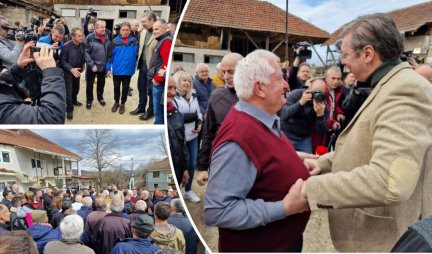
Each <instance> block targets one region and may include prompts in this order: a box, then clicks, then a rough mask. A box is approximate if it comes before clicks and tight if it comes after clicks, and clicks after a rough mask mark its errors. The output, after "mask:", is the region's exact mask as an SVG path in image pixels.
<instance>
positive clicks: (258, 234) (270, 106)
mask: <svg viewBox="0 0 432 254" xmlns="http://www.w3.org/2000/svg"><path fill="white" fill-rule="evenodd" d="M279 61H280V60H279V58H278V57H277V56H276V55H275V54H273V53H271V52H268V51H265V50H256V51H254V52H252V53H250V54H249V55H248V56H246V57H245V58H243V59H242V60H240V61H239V63H238V64H237V66H236V71H235V74H234V87H235V89H236V92H237V96H238V97H239V98H240V101H239V102H238V103H237V104H236V105H235V106H234V107H233V108H232V109H231V110H230V112H229V113H228V115H227V117H226V118H225V120H224V121H223V123H222V126H221V128H220V129H219V131H218V134H217V136H216V138H215V140H214V143H213V147H212V153H211V164H210V175H209V182H208V186H207V191H206V196H205V199H206V203H205V208H204V218H205V221H206V224H207V225H209V226H217V227H219V251H220V252H249V251H251V252H252V251H253V252H288V251H295V252H299V251H301V248H302V234H303V231H304V229H305V228H306V223H307V221H308V219H309V213H307V212H306V213H302V212H305V211H306V210H307V207H305V205H307V200H306V199H305V198H304V197H302V196H301V195H300V188H301V186H302V183H303V180H306V179H307V178H308V177H309V172H308V171H307V169H306V167H305V165H304V164H303V163H302V160H301V159H300V158H299V157H298V156H297V154H296V151H295V150H294V147H293V145H292V144H291V142H290V141H289V140H288V139H287V138H286V137H285V135H284V134H283V133H282V132H281V131H280V123H279V118H278V117H277V116H276V115H275V114H276V113H277V112H278V111H279V110H280V109H281V108H282V106H283V105H284V104H285V93H286V91H287V90H288V84H287V83H286V81H285V80H284V79H283V78H282V71H281V68H280V67H279ZM251 137H254V138H251ZM302 179H303V180H302ZM275 183H277V184H275ZM226 186H230V187H229V188H227V187H226ZM221 190H223V191H221ZM263 243H266V244H263Z"/></svg>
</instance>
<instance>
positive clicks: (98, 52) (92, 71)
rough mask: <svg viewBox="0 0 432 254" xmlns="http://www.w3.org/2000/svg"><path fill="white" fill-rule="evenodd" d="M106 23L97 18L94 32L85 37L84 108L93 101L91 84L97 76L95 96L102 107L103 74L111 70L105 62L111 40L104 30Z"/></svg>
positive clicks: (110, 47)
mask: <svg viewBox="0 0 432 254" xmlns="http://www.w3.org/2000/svg"><path fill="white" fill-rule="evenodd" d="M105 26H106V23H105V21H103V20H98V21H96V23H95V32H94V33H91V34H89V36H87V38H86V43H85V44H86V50H85V62H86V66H87V69H86V75H87V79H86V81H87V87H86V96H87V101H86V108H87V109H91V107H92V103H93V85H94V81H95V78H96V77H97V87H96V96H97V99H98V101H99V103H100V104H101V105H102V106H103V107H104V106H105V105H106V102H105V100H104V97H103V94H104V88H105V76H110V75H111V70H107V68H106V67H107V66H106V65H107V63H109V62H110V58H111V50H112V45H111V40H110V37H109V35H108V34H107V33H106V32H105Z"/></svg>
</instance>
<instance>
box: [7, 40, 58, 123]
mask: <svg viewBox="0 0 432 254" xmlns="http://www.w3.org/2000/svg"><path fill="white" fill-rule="evenodd" d="M31 47H32V44H26V45H25V46H24V49H23V52H22V53H21V55H20V57H19V59H18V61H17V66H18V67H19V68H24V67H25V66H26V65H28V64H29V63H31V62H34V61H36V64H37V66H38V67H39V68H40V69H41V71H42V75H43V78H42V86H41V98H40V104H39V105H37V106H31V105H28V104H27V103H25V102H24V99H25V95H26V94H25V93H23V92H22V90H23V88H22V87H20V85H19V84H18V82H17V81H15V79H14V78H12V77H11V75H5V76H3V75H1V76H2V78H1V79H0V124H63V123H64V115H65V114H64V113H65V109H66V103H65V102H66V98H65V94H66V92H65V83H64V80H63V71H62V70H61V69H60V68H56V63H55V60H54V58H53V53H54V52H53V51H52V50H48V49H47V48H45V47H42V48H41V51H40V52H35V53H33V57H32V56H31ZM15 67H16V66H15ZM15 67H14V68H15ZM2 74H5V73H4V72H3V71H2ZM7 77H9V78H7Z"/></svg>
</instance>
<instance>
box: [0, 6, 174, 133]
mask: <svg viewBox="0 0 432 254" xmlns="http://www.w3.org/2000/svg"><path fill="white" fill-rule="evenodd" d="M50 22H51V21H50V20H49V19H44V20H42V22H40V24H39V26H33V29H34V31H33V32H29V31H28V30H25V29H24V28H23V22H16V23H17V26H18V28H17V29H18V30H16V31H18V32H16V33H15V34H14V35H13V36H12V38H11V36H10V31H15V30H13V29H14V28H12V27H11V26H10V24H9V20H8V19H7V18H5V17H3V16H0V25H1V27H0V59H1V62H2V66H3V67H4V70H3V71H4V72H5V74H4V75H1V81H2V83H4V85H2V86H0V96H1V98H2V100H1V102H0V123H9V124H26V123H27V124H28V123H30V124H32V123H42V124H63V123H64V122H65V120H66V119H68V120H72V119H73V117H74V115H73V112H74V107H81V106H83V104H85V107H86V108H87V109H88V110H91V108H92V105H93V101H94V100H95V99H97V101H98V102H99V104H100V105H101V106H102V107H105V106H106V102H105V98H104V90H105V83H106V77H109V78H112V80H113V86H114V89H113V90H114V104H113V105H112V107H111V112H113V113H115V112H119V113H120V114H124V113H125V112H126V102H127V99H128V96H133V94H132V90H133V89H132V88H131V87H130V86H131V84H130V83H131V78H132V76H133V75H134V74H135V71H136V70H138V82H137V88H138V97H139V104H138V105H137V106H136V109H135V110H132V111H130V114H131V115H132V116H138V117H139V119H140V120H143V121H147V120H149V119H151V118H153V117H154V123H155V124H164V110H163V103H164V102H163V97H164V91H165V89H164V87H165V70H166V67H167V65H168V58H169V54H170V49H171V44H172V39H173V38H172V34H173V33H174V31H173V30H172V29H175V25H174V24H172V23H170V24H169V23H167V22H166V21H165V20H163V19H161V18H159V17H157V16H156V14H155V13H154V12H152V11H146V12H144V14H143V15H142V17H141V20H140V21H139V20H133V21H132V22H131V23H129V22H123V23H121V24H118V29H117V30H116V31H115V34H112V32H111V31H110V30H108V29H106V22H105V21H104V20H101V19H98V17H97V13H96V12H95V11H93V10H89V12H88V14H87V16H86V17H85V20H84V27H74V28H72V29H70V30H69V28H68V26H67V25H66V24H65V21H64V19H63V18H57V19H55V20H54V21H52V22H51V24H50ZM140 23H141V26H140ZM23 35H24V36H23ZM28 37H31V38H28ZM41 47H42V48H48V49H49V50H51V51H53V57H54V59H55V64H54V65H52V64H50V65H49V66H48V67H47V68H46V69H47V70H45V69H43V68H42V67H41V66H40V64H39V63H38V62H37V61H36V63H37V66H36V65H35V64H34V63H33V62H34V59H35V58H34V57H33V54H36V53H37V52H38V51H39V50H40V48H41ZM35 52H36V53H35ZM37 54H38V53H37ZM84 71H85V81H86V89H85V93H86V101H85V102H80V101H78V94H79V93H80V80H81V75H82V74H83V73H84ZM63 73H64V79H61V80H59V79H55V80H53V77H56V76H62V75H63ZM6 77H7V78H6ZM95 81H96V96H94V83H95ZM95 97H96V98H95ZM27 98H31V105H28V103H26V101H25V99H27ZM23 111H25V113H26V117H27V118H25V117H22V115H23V114H24V113H23ZM29 114H30V116H29ZM33 115H34V116H33ZM47 115H48V116H47Z"/></svg>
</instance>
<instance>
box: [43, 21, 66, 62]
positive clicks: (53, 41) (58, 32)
mask: <svg viewBox="0 0 432 254" xmlns="http://www.w3.org/2000/svg"><path fill="white" fill-rule="evenodd" d="M64 34H65V28H64V26H63V25H61V24H58V25H54V27H53V28H52V29H51V33H50V34H49V35H47V36H43V37H40V38H39V40H38V42H37V44H36V46H37V47H41V46H46V47H48V48H51V49H52V50H54V51H55V52H54V59H56V60H58V59H59V55H60V51H61V48H62V46H63V36H64Z"/></svg>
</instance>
